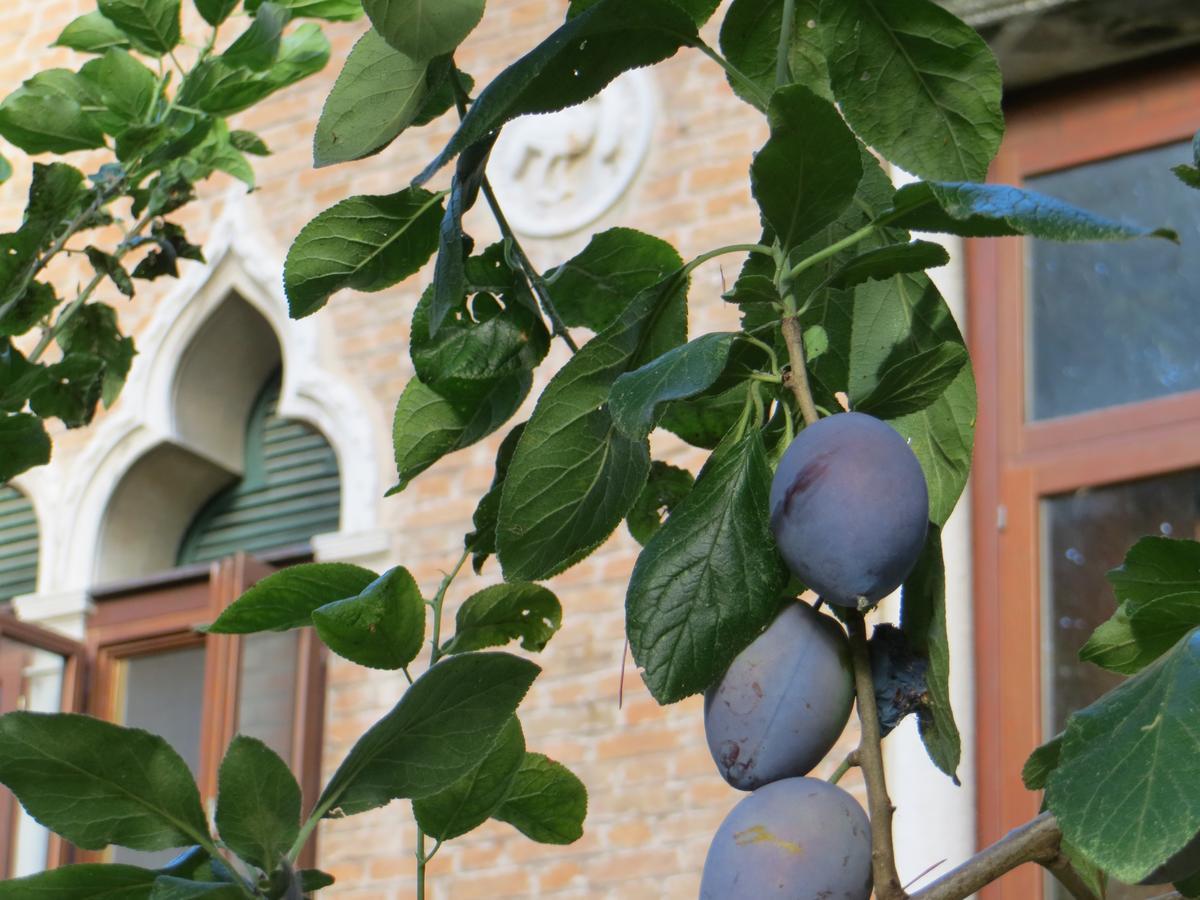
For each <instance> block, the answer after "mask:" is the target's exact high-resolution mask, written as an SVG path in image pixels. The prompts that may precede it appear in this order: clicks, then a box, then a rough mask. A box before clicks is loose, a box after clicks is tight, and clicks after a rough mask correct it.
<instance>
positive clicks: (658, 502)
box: [625, 459, 696, 547]
mask: <svg viewBox="0 0 1200 900" xmlns="http://www.w3.org/2000/svg"><path fill="white" fill-rule="evenodd" d="M695 483H696V479H695V478H694V477H693V476H692V473H691V472H689V471H687V470H686V469H680V468H677V467H675V466H672V465H668V464H667V463H665V462H660V461H659V460H657V459H656V460H655V461H654V462H653V463H651V464H650V477H649V478H648V479H647V480H646V486H645V487H644V488H642V493H641V494H640V495H639V496H638V498H637V502H636V503H634V504H633V509H631V510H630V511H629V515H628V516H626V517H625V523H626V525H628V527H629V533H630V534H632V535H633V538H634V540H636V541H637V542H638V543H639V544H641V545H642V546H643V547H644V546H646V544H647V543H649V541H650V538H652V537H653V536H654V533H655V532H656V531H658V529H659V528H660V527H662V523H663V520H664V519H665V518H666V517H667V516H668V515H669V514H670V513H671V511H672V510H674V509H675V507H676V506H678V505H679V504H680V503H681V502H682V501H683V499H684V498H685V497H687V495H688V494H690V493H691V491H692V486H693V485H694V484H695Z"/></svg>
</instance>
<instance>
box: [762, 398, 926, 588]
mask: <svg viewBox="0 0 1200 900" xmlns="http://www.w3.org/2000/svg"><path fill="white" fill-rule="evenodd" d="M770 509H771V531H772V532H773V533H774V535H775V541H776V543H777V544H778V545H779V552H780V553H781V554H782V555H783V559H784V561H785V562H786V563H787V564H788V568H790V569H791V570H792V572H793V573H794V574H795V575H796V577H797V578H799V579H800V581H801V582H802V583H803V584H805V585H807V586H808V587H810V588H812V590H814V591H816V592H817V593H818V594H819V595H820V596H821V599H822V600H824V601H825V602H826V603H836V604H837V605H839V606H848V607H851V608H857V609H860V610H865V609H868V608H870V607H871V606H874V605H875V604H876V603H878V602H879V601H880V600H882V599H883V598H884V597H886V596H887V595H888V594H890V593H891V592H892V591H894V590H895V589H896V588H898V587H899V586H900V584H901V582H903V581H904V579H905V578H906V577H907V576H908V574H909V573H910V572H911V571H912V570H913V566H915V565H916V563H917V558H918V557H919V556H920V555H921V549H922V548H923V547H924V546H925V533H926V530H927V529H928V527H929V490H928V488H927V487H926V484H925V475H924V473H923V472H922V471H921V464H920V462H918V461H917V457H916V455H915V454H914V453H913V452H912V450H911V449H909V446H908V443H907V442H906V441H905V440H904V438H903V437H901V436H900V434H899V432H897V431H896V430H895V429H893V428H892V427H891V426H890V425H888V424H887V423H886V422H882V421H880V420H879V419H876V418H875V417H873V416H868V415H865V414H863V413H853V412H848V413H839V414H837V415H833V416H829V417H828V418H825V419H821V420H819V421H818V422H816V423H815V424H813V425H810V426H809V427H807V428H805V429H804V430H803V431H802V432H800V434H799V435H797V436H796V439H795V440H793V441H792V443H791V446H789V447H788V448H787V451H786V452H785V453H784V454H783V459H781V460H780V462H779V468H778V469H777V470H776V472H775V478H774V479H773V480H772V482H771V497H770Z"/></svg>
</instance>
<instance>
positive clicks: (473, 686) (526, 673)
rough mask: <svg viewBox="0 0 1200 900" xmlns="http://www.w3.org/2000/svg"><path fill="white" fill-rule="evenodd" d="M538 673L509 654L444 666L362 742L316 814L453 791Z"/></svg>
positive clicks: (451, 660)
mask: <svg viewBox="0 0 1200 900" xmlns="http://www.w3.org/2000/svg"><path fill="white" fill-rule="evenodd" d="M540 671H541V670H540V669H539V668H538V666H536V665H534V664H533V663H531V662H529V661H528V660H524V659H520V658H518V657H516V656H511V655H509V654H507V653H466V654H462V655H460V656H451V657H448V658H447V659H444V660H442V661H441V662H439V663H438V664H437V665H435V666H434V667H433V668H431V669H430V670H429V671H427V672H426V673H425V674H424V675H422V676H421V677H420V678H418V679H417V680H416V681H415V682H414V683H413V685H412V687H410V688H409V689H408V690H407V691H406V692H405V694H404V696H403V697H401V698H400V702H399V703H397V704H396V706H395V707H393V708H392V710H391V712H389V713H388V714H387V715H385V716H384V717H383V718H382V719H380V720H379V721H378V722H376V723H375V724H374V725H373V726H371V728H370V730H368V731H367V733H366V734H364V735H363V736H362V737H361V738H359V740H358V743H356V744H355V745H354V747H353V748H352V749H351V750H350V753H349V755H347V757H346V759H345V760H344V761H343V762H342V764H341V765H340V766H339V767H338V769H337V771H336V772H334V774H333V777H332V778H331V779H330V781H329V783H328V785H327V786H326V787H325V791H324V793H323V794H322V795H321V799H320V800H319V801H318V803H317V806H318V808H319V809H323V810H330V811H331V814H336V812H337V811H339V810H340V811H341V813H342V814H345V815H353V814H355V813H360V812H364V811H366V810H368V809H375V808H376V807H379V806H384V805H385V804H387V803H389V802H390V801H392V800H397V799H401V798H405V797H408V798H412V799H419V798H421V797H428V796H430V795H431V794H436V793H438V792H439V791H443V790H445V789H446V788H448V787H450V785H452V784H454V782H456V781H458V779H460V778H462V777H463V776H464V775H466V774H467V773H468V772H470V771H471V770H472V769H474V768H475V767H476V766H477V765H479V763H480V762H481V761H482V760H483V758H484V757H485V756H486V755H487V754H488V751H489V750H490V749H491V747H492V745H493V744H494V743H495V741H496V738H497V737H499V735H500V732H501V730H502V729H503V728H504V727H505V726H506V725H507V724H508V722H509V720H510V719H511V718H512V716H513V713H515V712H516V709H517V705H518V704H519V703H520V702H521V699H522V698H523V697H524V696H525V693H526V691H528V690H529V686H530V685H531V684H533V680H534V678H536V677H537V674H538V672H540Z"/></svg>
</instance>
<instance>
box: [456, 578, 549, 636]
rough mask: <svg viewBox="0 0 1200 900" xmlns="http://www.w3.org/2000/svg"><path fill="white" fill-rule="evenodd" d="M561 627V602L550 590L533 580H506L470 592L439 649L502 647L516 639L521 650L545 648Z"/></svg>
mask: <svg viewBox="0 0 1200 900" xmlns="http://www.w3.org/2000/svg"><path fill="white" fill-rule="evenodd" d="M561 627H562V605H561V604H560V603H559V602H558V598H557V597H556V596H554V594H553V593H552V592H551V591H549V590H547V589H546V588H544V587H542V586H541V585H537V584H526V583H523V582H508V583H506V584H496V585H492V586H491V587H488V588H484V589H483V590H482V591H478V592H477V593H474V594H472V595H471V596H470V597H468V598H467V600H466V602H465V603H463V605H462V606H461V607H459V610H458V615H457V617H456V618H455V622H454V637H453V639H452V640H450V641H448V642H447V643H446V644H445V646H443V647H442V652H443V653H465V652H467V651H469V650H482V649H484V648H486V647H502V646H504V645H505V644H507V643H508V642H509V641H515V640H520V641H521V647H522V649H525V650H532V651H534V652H539V651H541V650H544V649H545V648H546V644H547V643H549V641H550V638H552V637H553V636H554V634H555V632H557V631H558V629H559V628H561Z"/></svg>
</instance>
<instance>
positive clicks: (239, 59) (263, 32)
mask: <svg viewBox="0 0 1200 900" xmlns="http://www.w3.org/2000/svg"><path fill="white" fill-rule="evenodd" d="M290 18H291V14H290V13H289V12H288V11H287V10H286V9H284V8H283V7H282V6H280V5H279V4H278V3H272V2H270V0H267V2H264V3H261V4H259V6H258V9H256V10H255V11H254V20H253V21H252V22H251V23H250V25H249V27H248V28H247V29H246V30H245V31H243V32H242V33H241V34H240V35H238V37H237V40H235V41H234V42H233V43H232V44H230V45H229V47H228V48H227V49H226V50H225V52H224V53H222V54H221V58H222V59H223V60H224V61H225V62H226V63H228V64H229V65H231V66H243V67H245V68H247V69H252V70H254V71H255V72H263V71H266V70H267V69H269V68H271V66H272V64H274V62H275V58H276V57H277V56H278V55H279V47H280V44H281V42H282V40H283V28H284V26H285V25H287V23H288V20H289V19H290Z"/></svg>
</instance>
